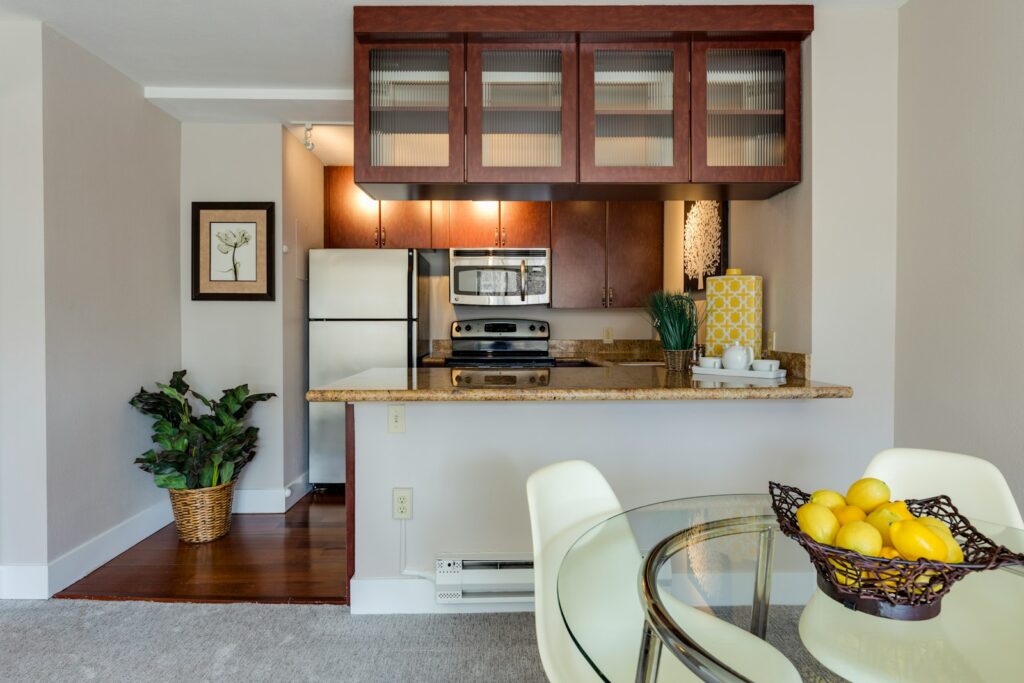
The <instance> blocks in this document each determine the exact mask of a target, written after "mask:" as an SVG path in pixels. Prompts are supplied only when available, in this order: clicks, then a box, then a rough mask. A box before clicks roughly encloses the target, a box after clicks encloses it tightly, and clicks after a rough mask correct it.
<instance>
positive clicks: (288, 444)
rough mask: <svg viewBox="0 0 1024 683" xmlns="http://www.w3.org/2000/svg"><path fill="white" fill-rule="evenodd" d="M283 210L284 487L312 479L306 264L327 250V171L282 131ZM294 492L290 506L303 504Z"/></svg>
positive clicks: (297, 492) (314, 157)
mask: <svg viewBox="0 0 1024 683" xmlns="http://www.w3.org/2000/svg"><path fill="white" fill-rule="evenodd" d="M281 145H282V163H283V178H282V182H283V189H282V195H283V199H284V204H283V207H282V211H281V215H282V220H281V229H282V232H283V234H282V239H283V241H284V244H285V245H286V246H287V247H288V253H287V254H282V255H281V261H282V267H281V269H280V273H281V278H282V283H281V285H282V290H283V297H284V298H283V306H282V316H283V318H284V337H283V351H284V378H283V379H284V381H283V384H282V386H283V390H282V392H281V401H282V402H283V406H284V407H283V411H284V483H285V484H290V483H291V482H294V481H296V480H297V479H302V478H303V477H305V476H306V475H307V470H308V465H307V459H306V448H307V437H308V434H307V419H306V413H307V405H308V404H307V403H306V396H305V394H306V383H307V382H306V378H307V377H308V369H307V361H308V359H307V353H306V350H307V336H306V330H307V325H306V319H307V317H308V316H307V315H306V311H307V308H306V284H307V282H308V278H307V270H306V258H307V253H308V251H309V250H310V249H319V248H321V247H323V245H324V165H323V164H322V163H321V162H320V160H319V159H317V158H316V156H314V155H313V154H312V153H311V152H309V151H307V150H306V148H305V147H303V145H302V143H301V142H299V141H298V140H297V139H296V138H295V137H294V136H293V135H290V134H289V133H288V132H287V131H286V130H284V129H282V134H281ZM300 495H301V491H293V492H292V496H291V497H290V498H289V499H288V502H289V503H294V502H296V501H298V499H299V496H300Z"/></svg>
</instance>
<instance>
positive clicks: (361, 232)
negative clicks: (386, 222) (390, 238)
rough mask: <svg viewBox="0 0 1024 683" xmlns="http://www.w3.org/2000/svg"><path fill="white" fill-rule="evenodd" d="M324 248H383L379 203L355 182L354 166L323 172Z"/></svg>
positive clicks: (326, 169) (332, 168) (328, 168)
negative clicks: (353, 175) (353, 177)
mask: <svg viewBox="0 0 1024 683" xmlns="http://www.w3.org/2000/svg"><path fill="white" fill-rule="evenodd" d="M324 246H325V247H327V248H335V249H366V248H373V247H379V246H380V207H379V202H377V201H376V200H375V199H372V198H371V197H370V196H369V195H367V194H366V193H365V192H363V191H362V190H361V189H359V186H358V185H356V184H355V182H353V179H352V167H351V166H327V167H326V168H324Z"/></svg>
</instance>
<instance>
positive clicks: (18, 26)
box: [0, 22, 47, 597]
mask: <svg viewBox="0 0 1024 683" xmlns="http://www.w3.org/2000/svg"><path fill="white" fill-rule="evenodd" d="M42 70H43V64H42V26H41V25H40V24H39V23H37V22H0V597H4V596H7V595H9V590H13V588H10V589H9V584H10V585H11V586H13V584H14V583H18V584H21V582H22V581H21V577H20V576H14V574H19V575H20V574H23V573H25V572H28V573H32V574H35V575H36V576H38V577H40V578H39V579H38V580H36V583H37V584H38V585H37V586H36V587H35V588H36V592H37V593H38V592H40V591H41V592H45V572H41V571H38V570H33V569H29V568H31V567H39V566H42V565H45V564H46V561H47V553H46V495H45V482H46V385H45V378H46V345H45V342H46V340H45V335H46V321H45V312H46V302H45V299H44V280H43V73H42Z"/></svg>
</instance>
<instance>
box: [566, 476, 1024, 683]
mask: <svg viewBox="0 0 1024 683" xmlns="http://www.w3.org/2000/svg"><path fill="white" fill-rule="evenodd" d="M972 523H973V524H974V525H975V527H977V528H978V530H979V531H981V532H982V533H983V534H985V535H987V536H988V537H989V538H991V539H993V540H994V541H996V542H997V543H1000V544H1002V545H1005V546H1006V547H1007V548H1010V549H1011V550H1014V551H1017V552H1022V551H1024V530H1021V529H1012V528H1008V527H1004V526H1001V525H997V524H992V523H989V522H984V521H981V520H977V519H972ZM698 526H700V528H701V529H715V528H719V529H722V528H727V531H726V532H722V533H721V535H718V536H717V537H712V536H714V535H715V534H714V533H704V534H702V535H701V536H700V538H699V539H698V540H697V541H694V537H693V535H692V534H690V537H689V541H687V542H686V543H685V544H683V545H682V546H680V547H674V548H666V546H665V545H662V546H661V547H660V548H659V547H658V546H659V544H663V542H664V541H666V539H670V538H672V537H678V535H679V532H681V531H683V530H686V529H692V528H693V527H698ZM677 546H679V544H677ZM652 551H655V552H661V557H662V558H666V559H665V561H664V563H663V564H662V565H661V568H660V570H659V571H657V572H656V573H655V574H654V575H653V576H652V577H651V579H652V580H651V582H650V594H649V595H648V596H647V600H645V598H644V596H643V591H642V588H641V574H642V572H643V569H644V564H645V560H646V559H647V557H648V556H649V555H650V554H651V552H652ZM558 603H559V608H560V609H561V612H562V616H563V619H564V620H565V624H566V626H567V627H568V630H569V633H570V635H571V637H572V640H573V642H574V643H575V645H576V647H577V649H578V650H579V651H580V653H581V654H582V655H583V656H584V658H585V659H586V660H587V662H588V663H589V664H590V665H591V667H592V668H593V669H594V671H595V672H596V673H597V674H598V676H599V677H600V678H601V679H602V680H606V681H613V682H617V681H639V680H661V681H676V680H697V678H695V674H694V673H692V672H693V671H694V670H697V669H700V671H701V673H700V677H702V678H704V680H712V681H715V680H728V681H732V680H745V679H749V680H757V681H762V680H786V676H785V670H788V671H791V672H792V671H793V670H794V669H795V671H796V672H798V673H799V677H802V678H803V679H804V680H813V681H842V680H844V678H845V679H849V680H853V681H858V680H901V681H917V680H920V681H947V680H948V681H972V680H979V681H982V680H1012V679H1014V678H1015V677H1016V676H1017V674H1018V673H1019V672H1020V671H1021V670H1024V648H1021V647H1020V646H1019V644H1020V643H1021V642H1024V620H1021V619H1020V618H1019V609H1018V608H1017V607H1014V608H1007V605H1014V606H1020V605H1024V572H1021V571H1020V570H1019V569H1017V568H1014V569H1012V570H999V571H987V572H980V573H977V574H972V575H970V576H968V577H967V578H965V579H963V580H962V581H960V582H959V583H957V584H956V585H955V586H954V587H953V589H952V590H951V591H950V593H949V594H948V595H947V596H945V597H944V598H943V601H942V610H941V612H940V614H939V615H938V616H937V617H935V618H933V619H929V620H927V621H920V622H901V621H893V620H888V619H882V618H879V617H874V616H869V615H866V614H862V613H859V612H853V611H850V610H848V609H846V608H844V607H843V606H842V605H840V604H839V603H837V602H835V601H833V600H832V599H831V598H828V597H827V596H825V595H824V594H823V593H821V592H820V591H819V590H818V589H817V588H816V583H815V574H814V570H813V568H812V567H811V564H810V561H809V560H808V558H807V555H806V553H805V552H804V550H803V549H802V548H801V547H800V546H799V545H797V544H796V542H794V541H792V540H791V539H789V538H787V537H786V536H784V535H783V534H782V533H781V532H779V531H778V527H777V525H776V523H775V514H774V512H773V511H772V508H771V499H770V497H769V496H767V495H761V494H737V495H722V496H706V497H699V498H685V499H679V500H671V501H665V502H662V503H656V504H653V505H647V506H644V507H640V508H636V509H633V510H630V511H628V512H624V513H622V514H619V515H616V516H614V517H611V518H610V519H608V520H605V521H604V522H601V523H600V524H598V525H596V526H595V527H593V528H592V529H590V530H589V531H587V532H586V533H584V534H583V535H582V536H581V537H580V538H579V539H578V540H577V541H576V542H575V543H574V544H573V546H572V547H571V548H570V549H569V551H568V552H567V553H566V555H565V557H564V559H563V560H562V564H561V567H560V568H559V572H558ZM651 603H655V604H657V605H659V606H660V607H661V608H663V609H664V617H665V619H666V621H667V622H668V624H669V628H668V631H669V632H671V633H669V632H658V631H657V630H656V629H652V632H653V635H654V636H656V640H655V642H654V645H655V647H652V643H651V642H650V641H649V638H650V636H647V637H645V626H646V625H647V624H648V623H649V619H648V616H649V613H648V608H649V605H650V604H651ZM769 605H770V607H769ZM740 629H742V631H743V633H740ZM673 633H675V634H682V635H683V636H684V640H683V641H682V642H674V636H673V635H672V634H673ZM751 633H753V634H755V635H758V636H762V637H763V638H764V640H765V641H767V643H768V644H769V645H770V646H771V647H767V646H765V645H764V641H759V640H758V639H756V638H753V637H751V636H750V634H751ZM751 643H752V644H751ZM662 645H666V646H668V647H671V648H672V649H674V650H675V651H676V652H679V653H682V654H679V655H675V656H674V655H673V654H672V653H670V652H667V651H665V648H663V647H661V646H662ZM780 653H781V654H780ZM704 655H707V657H708V658H709V661H710V663H708V662H707V661H705V663H706V664H707V666H704V667H702V666H700V664H701V662H702V661H704V659H703V657H704ZM783 657H784V658H785V659H781V658H783ZM684 660H686V661H684ZM645 661H646V663H647V667H646V669H647V673H648V675H647V676H646V678H645V677H644V676H643V675H641V676H638V670H640V671H641V672H643V671H644V669H645V665H644V662H645ZM773 662H774V663H773ZM719 665H720V666H719ZM772 666H777V667H778V666H781V667H782V668H781V669H779V671H777V672H772ZM794 676H795V673H794Z"/></svg>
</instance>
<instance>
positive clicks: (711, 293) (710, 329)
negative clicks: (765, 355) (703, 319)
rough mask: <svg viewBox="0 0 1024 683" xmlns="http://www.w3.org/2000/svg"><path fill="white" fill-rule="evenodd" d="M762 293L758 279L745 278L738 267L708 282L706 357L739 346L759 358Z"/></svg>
mask: <svg viewBox="0 0 1024 683" xmlns="http://www.w3.org/2000/svg"><path fill="white" fill-rule="evenodd" d="M762 293H763V288H762V282H761V276H760V275H744V274H743V271H742V270H740V269H739V268H729V269H728V270H726V271H725V275H720V276H718V277H709V278H708V279H707V298H708V302H707V306H708V308H707V311H708V313H707V323H706V324H707V329H706V335H705V340H704V343H705V345H706V351H705V354H706V355H708V356H721V355H722V351H724V350H725V349H727V348H729V347H730V346H732V345H733V344H737V343H739V344H743V345H744V346H749V347H750V348H752V349H753V350H754V358H760V357H761V315H762V311H761V302H762Z"/></svg>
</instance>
